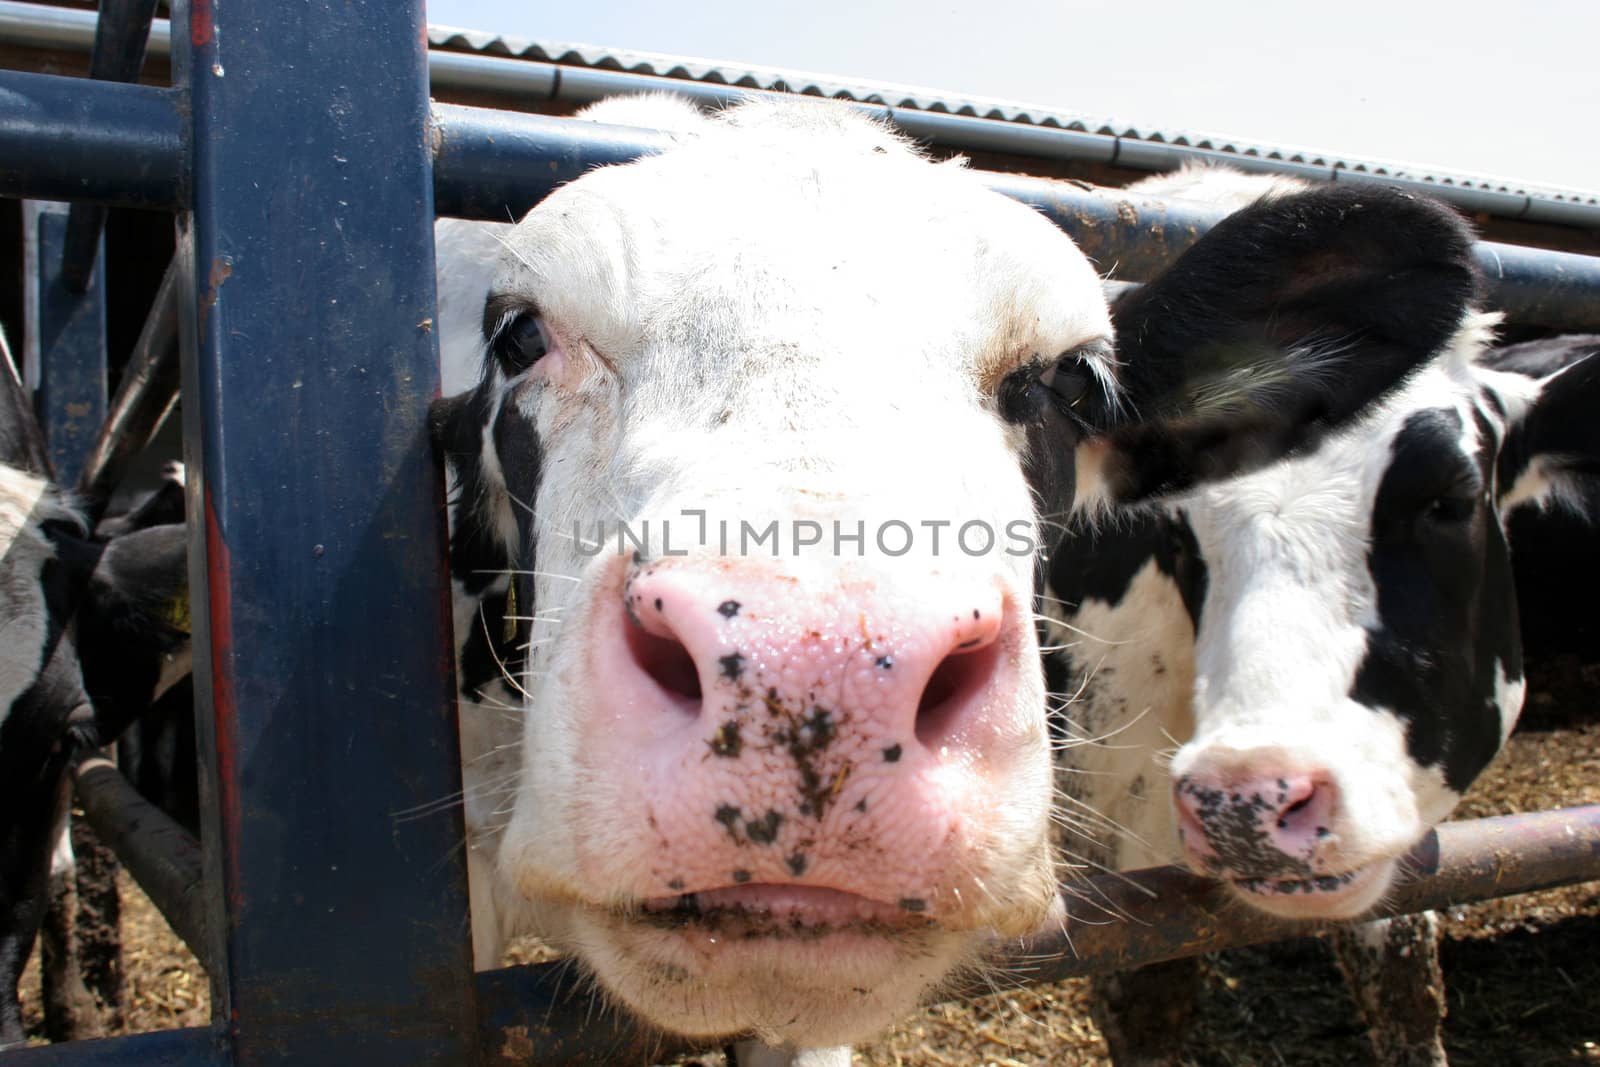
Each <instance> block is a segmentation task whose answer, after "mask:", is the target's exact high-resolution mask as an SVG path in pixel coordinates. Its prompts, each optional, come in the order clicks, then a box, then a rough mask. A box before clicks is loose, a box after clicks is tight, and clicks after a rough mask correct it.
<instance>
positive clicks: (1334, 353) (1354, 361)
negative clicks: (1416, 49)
mask: <svg viewBox="0 0 1600 1067" xmlns="http://www.w3.org/2000/svg"><path fill="white" fill-rule="evenodd" d="M1478 287H1479V279H1478V274H1477V271H1476V269H1475V267H1474V265H1473V259H1472V234H1471V231H1470V230H1469V229H1468V228H1467V227H1466V225H1465V224H1464V223H1463V222H1462V221H1461V219H1460V218H1459V217H1457V216H1456V215H1455V213H1454V212H1452V211H1451V210H1450V209H1449V208H1447V207H1445V206H1444V205H1442V204H1439V203H1437V202H1435V201H1432V200H1429V199H1426V198H1423V197H1417V196H1412V195H1410V194H1407V193H1402V192H1399V191H1397V190H1393V189H1388V188H1384V187H1381V186H1360V187H1341V186H1329V187H1326V188H1320V189H1317V190H1314V191H1311V192H1306V193H1300V194H1297V195H1292V196H1284V197H1279V198H1275V199H1270V200H1263V201H1260V202H1258V203H1256V204H1254V205H1252V206H1250V207H1247V208H1245V209H1243V210H1241V211H1238V212H1236V213H1234V214H1233V215H1230V216H1229V217H1228V218H1226V219H1224V220H1223V221H1222V222H1220V223H1218V224H1217V225H1216V226H1215V227H1214V228H1213V229H1212V230H1211V231H1210V232H1208V233H1207V234H1206V235H1205V236H1203V237H1202V238H1201V239H1200V240H1199V241H1198V242H1196V244H1195V245H1194V246H1193V247H1191V248H1190V249H1189V250H1188V251H1187V252H1185V253H1184V254H1183V255H1182V256H1181V257H1179V259H1178V260H1177V261H1176V262H1175V263H1173V264H1172V266H1171V267H1170V268H1168V269H1167V270H1166V271H1165V272H1163V273H1162V274H1161V275H1160V276H1159V277H1157V278H1156V279H1154V280H1153V281H1151V282H1150V283H1149V284H1147V285H1145V286H1143V287H1142V288H1140V289H1138V290H1136V291H1133V292H1130V293H1128V294H1126V295H1124V296H1123V297H1122V298H1121V299H1120V300H1119V302H1118V303H1117V305H1116V308H1115V309H1114V313H1113V318H1114V321H1115V323H1116V331H1117V356H1118V362H1119V363H1120V364H1121V368H1122V379H1123V383H1124V386H1125V389H1126V404H1125V406H1124V410H1125V411H1126V412H1127V413H1128V414H1127V416H1126V417H1125V419H1124V421H1122V422H1121V423H1120V424H1118V425H1116V426H1114V427H1112V428H1111V429H1110V430H1109V431H1108V432H1107V433H1105V434H1102V435H1097V436H1095V437H1091V438H1090V439H1088V440H1087V441H1085V442H1083V444H1082V445H1080V447H1079V449H1078V458H1077V467H1078V481H1079V493H1080V497H1085V496H1086V497H1088V498H1089V499H1090V500H1094V499H1098V500H1099V501H1100V502H1102V503H1122V502H1133V501H1139V500H1144V499H1148V498H1150V497H1154V496H1159V495H1162V494H1166V493H1173V492H1179V491H1182V490H1184V489H1186V488H1189V487H1190V486H1193V485H1196V484H1198V483H1201V482H1205V481H1209V480H1214V479H1218V478H1225V477H1228V476H1231V475H1234V474H1238V473H1242V472H1244V471H1247V470H1250V469H1253V468H1255V467H1259V466H1262V465H1264V464H1266V463H1270V462H1272V461H1274V460H1276V459H1279V458H1281V457H1283V456H1285V455H1288V454H1291V453H1293V452H1295V451H1296V450H1299V449H1302V448H1304V447H1306V446H1307V445H1308V444H1310V443H1312V442H1314V441H1315V440H1316V439H1317V437H1318V435H1320V434H1321V433H1323V432H1324V431H1326V430H1328V429H1330V428H1334V427H1337V426H1339V425H1341V424H1343V423H1345V422H1347V421H1349V420H1350V419H1351V418H1352V417H1354V416H1355V415H1357V414H1358V413H1360V412H1361V411H1362V410H1363V408H1365V407H1366V405H1368V404H1370V403H1372V402H1373V401H1374V400H1376V399H1378V398H1379V397H1381V396H1382V395H1383V394H1384V393H1386V392H1387V391H1388V390H1390V389H1392V388H1393V387H1394V386H1395V385H1397V384H1399V383H1400V382H1401V381H1403V380H1404V379H1405V378H1406V377H1407V375H1408V374H1409V373H1410V372H1411V371H1412V370H1413V369H1415V368H1416V367H1417V366H1419V365H1420V364H1422V363H1423V362H1425V361H1427V360H1428V359H1429V358H1430V357H1431V356H1432V355H1433V354H1434V353H1436V352H1437V351H1439V350H1440V349H1441V348H1442V347H1443V346H1444V345H1445V344H1446V343H1447V342H1448V341H1449V340H1450V338H1451V337H1452V335H1453V334H1454V333H1455V332H1456V331H1457V330H1458V329H1459V328H1460V327H1461V325H1462V320H1463V317H1464V316H1465V314H1466V313H1467V312H1468V310H1469V309H1470V308H1471V306H1472V304H1473V302H1474V300H1475V299H1476V297H1477V293H1478Z"/></svg>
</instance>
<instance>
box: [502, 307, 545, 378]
mask: <svg viewBox="0 0 1600 1067" xmlns="http://www.w3.org/2000/svg"><path fill="white" fill-rule="evenodd" d="M550 348H551V344H550V335H549V333H548V332H547V331H546V330H545V326H544V320H543V319H541V318H540V317H539V314H538V312H536V311H533V310H531V309H529V310H524V311H517V312H511V313H508V314H506V315H505V316H503V317H502V318H501V320H500V323H499V325H497V326H496V327H495V329H494V332H493V333H492V334H491V335H490V337H489V350H490V351H491V352H493V353H494V357H495V358H496V359H497V360H499V361H500V366H501V367H502V368H503V369H504V370H505V372H506V374H507V375H510V376H512V377H515V376H516V375H518V374H521V373H522V372H523V371H525V370H527V369H528V368H529V367H532V366H533V365H534V364H535V363H537V362H539V360H540V359H542V358H544V356H545V354H546V353H547V352H549V351H550Z"/></svg>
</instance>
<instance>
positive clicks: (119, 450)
mask: <svg viewBox="0 0 1600 1067" xmlns="http://www.w3.org/2000/svg"><path fill="white" fill-rule="evenodd" d="M177 287H178V268H177V263H176V261H174V262H173V263H171V264H169V265H168V266H167V272H166V274H164V275H163V276H162V278H161V287H160V288H159V289H157V290H156V297H155V301H154V303H152V304H151V307H150V313H149V314H148V315H147V316H145V320H144V326H143V327H142V328H141V329H140V331H139V340H138V341H137V342H136V343H135V344H134V346H133V352H132V354H131V355H130V356H129V357H128V365H127V367H126V368H125V369H124V370H123V372H122V384H121V385H119V386H118V387H117V395H116V396H115V397H114V398H113V399H112V401H111V409H110V411H109V413H108V414H107V415H106V419H105V422H104V423H102V424H101V427H100V436H99V437H98V438H97V439H96V440H95V443H94V447H93V448H92V449H91V450H90V452H89V458H88V459H87V460H86V461H85V463H84V465H83V474H82V475H81V476H80V477H79V479H78V492H79V493H80V494H82V495H83V496H84V497H85V498H87V499H88V500H89V502H90V505H91V506H92V507H93V508H95V510H96V511H97V512H98V511H99V510H100V509H101V508H103V507H104V505H105V503H106V501H108V500H109V499H110V498H111V494H112V493H113V492H115V491H116V488H117V486H118V485H119V484H120V483H121V481H122V479H123V477H124V476H125V475H126V474H127V473H128V468H129V467H130V466H132V464H133V461H134V459H135V458H137V457H138V455H139V453H140V452H141V451H143V450H144V447H145V445H147V444H149V443H150V437H151V435H153V434H154V433H155V432H156V429H157V428H158V427H159V426H160V425H161V420H162V419H164V418H165V417H166V414H167V412H168V411H170V410H171V408H172V405H173V404H175V403H176V402H177V399H178V379H179V377H180V375H179V373H178V289H177Z"/></svg>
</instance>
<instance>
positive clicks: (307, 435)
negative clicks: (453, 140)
mask: <svg viewBox="0 0 1600 1067" xmlns="http://www.w3.org/2000/svg"><path fill="white" fill-rule="evenodd" d="M182 6H183V5H180V10H179V11H178V12H177V14H178V15H179V16H180V17H179V18H178V19H177V20H175V25H178V26H185V27H186V29H184V30H183V32H182V33H181V34H180V35H179V39H178V47H177V48H176V49H175V57H174V60H175V79H174V80H175V82H176V84H178V85H179V86H180V87H181V88H184V89H186V90H187V92H188V104H189V109H188V113H189V115H190V117H191V122H192V128H191V130H190V143H191V145H192V154H193V163H194V168H193V175H192V190H193V194H192V195H193V201H192V208H191V210H190V211H189V212H188V213H186V214H184V215H181V216H180V217H179V223H178V225H179V242H178V245H179V251H178V255H179V256H180V257H182V259H181V260H180V263H181V266H180V272H179V276H180V279H181V285H182V288H183V291H182V292H181V293H180V301H181V302H180V308H181V309H182V310H181V312H180V316H179V318H180V329H181V331H182V337H183V341H184V346H183V347H184V358H183V379H184V381H183V387H184V417H185V424H186V425H185V452H186V455H187V456H188V458H189V461H190V465H189V471H190V476H191V481H190V482H189V489H190V493H189V522H190V529H191V531H192V536H193V537H194V542H193V547H192V550H191V552H190V561H191V563H190V570H191V574H190V577H191V595H192V597H193V602H194V604H195V611H194V613H193V617H194V623H195V630H194V637H195V692H196V694H197V697H198V701H197V702H198V704H199V708H198V709H197V715H198V718H199V724H200V727H201V748H202V751H203V752H205V753H207V756H206V758H205V759H204V760H203V763H204V764H205V766H203V768H202V798H203V800H205V801H206V803H204V804H203V805H202V808H203V810H204V823H203V838H204V841H205V845H206V855H205V859H204V862H205V868H206V881H207V884H208V885H209V886H210V887H212V889H213V892H212V894H211V899H210V902H209V905H210V906H209V911H208V914H207V916H206V924H205V925H206V930H207V935H208V937H210V938H211V940H212V941H213V945H212V949H211V951H209V952H207V953H206V954H205V955H206V957H207V958H208V959H210V960H212V961H215V962H216V963H217V965H216V966H215V967H214V969H213V973H212V988H213V996H214V1001H213V1018H214V1019H215V1020H216V1023H217V1025H219V1026H221V1027H223V1028H225V1030H226V1036H227V1037H228V1039H229V1041H230V1043H231V1047H232V1050H233V1056H234V1062H235V1063H236V1064H239V1065H241V1067H248V1065H255V1064H267V1063H284V1064H295V1065H306V1067H308V1065H315V1064H340V1065H346V1064H358V1063H359V1064H430V1063H437V1064H451V1065H455V1064H464V1063H470V1062H472V1061H473V1058H474V1056H475V1049H476V1034H475V1029H476V1015H475V1010H474V1003H473V979H472V971H471V958H470V956H471V954H470V947H469V937H468V926H467V893H466V878H465V857H464V850H463V848H462V841H463V839H464V833H463V827H462V823H461V817H460V811H459V809H458V808H452V809H450V810H448V811H445V812H444V813H442V814H440V815H438V816H437V817H428V818H421V819H419V818H409V817H407V815H406V813H407V812H411V811H414V810H416V809H417V808H418V806H419V805H425V804H428V803H430V802H436V801H438V800H441V799H443V798H446V797H449V796H451V795H453V794H455V793H456V792H457V791H458V790H459V788H460V772H459V765H458V760H459V749H458V744H457V738H456V724H455V707H454V693H453V686H452V683H451V651H450V649H451V644H450V627H449V625H448V623H449V615H448V611H449V597H448V585H447V579H446V572H445V567H444V508H443V492H442V476H441V470H440V468H439V465H438V463H437V461H436V459H435V458H434V457H433V455H432V453H431V449H430V446H429V442H428V436H427V431H426V412H427V406H428V403H429V401H430V400H431V399H432V397H433V396H434V395H435V394H436V393H437V392H438V387H439V368H438V353H437V345H436V342H435V338H434V334H433V332H432V331H433V322H432V320H433V315H434V282H433V194H432V174H431V169H430V163H429V159H430V145H429V134H428V121H427V120H428V89H427V67H426V57H425V53H424V45H425V41H426V37H425V35H424V24H423V16H422V5H421V3H420V0H348V2H345V3H337V4H330V3H326V2H314V0H229V2H227V3H213V2H212V0H190V3H189V4H188V5H187V11H184V10H182ZM185 15H186V16H187V18H186V20H185V19H184V18H183V17H182V16H185Z"/></svg>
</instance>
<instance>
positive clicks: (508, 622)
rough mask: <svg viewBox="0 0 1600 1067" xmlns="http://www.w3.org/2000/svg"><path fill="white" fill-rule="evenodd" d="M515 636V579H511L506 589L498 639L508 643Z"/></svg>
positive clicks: (514, 638)
mask: <svg viewBox="0 0 1600 1067" xmlns="http://www.w3.org/2000/svg"><path fill="white" fill-rule="evenodd" d="M516 636H517V580H516V579H515V578H512V579H511V585H510V587H509V588H508V589H507V590H506V617H505V619H504V620H503V622H502V625H501V628H500V640H501V642H502V643H504V644H510V643H511V642H512V641H514V640H516Z"/></svg>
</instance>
